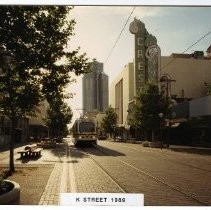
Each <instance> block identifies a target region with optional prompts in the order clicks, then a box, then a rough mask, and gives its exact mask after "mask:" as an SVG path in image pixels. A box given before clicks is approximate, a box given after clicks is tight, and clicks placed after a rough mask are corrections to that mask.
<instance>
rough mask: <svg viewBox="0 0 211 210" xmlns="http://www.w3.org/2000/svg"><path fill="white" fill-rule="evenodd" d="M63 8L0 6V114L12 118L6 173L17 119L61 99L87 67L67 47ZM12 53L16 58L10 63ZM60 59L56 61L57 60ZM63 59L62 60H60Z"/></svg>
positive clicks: (70, 23)
mask: <svg viewBox="0 0 211 210" xmlns="http://www.w3.org/2000/svg"><path fill="white" fill-rule="evenodd" d="M71 9H72V7H67V6H4V7H1V8H0V14H1V18H0V44H1V46H2V51H1V58H5V59H3V61H6V62H4V63H3V62H2V60H1V63H0V65H1V66H0V68H1V72H0V75H1V78H0V93H1V96H0V105H1V107H0V110H1V112H2V113H3V114H4V115H6V116H7V117H8V118H9V119H10V120H11V141H10V171H11V172H14V171H15V168H14V157H13V144H14V135H15V134H14V128H15V127H16V124H17V119H19V118H20V117H26V116H28V115H31V114H33V107H34V106H35V105H37V104H38V102H39V101H40V100H42V99H43V98H46V99H47V101H48V102H49V104H51V103H53V99H55V98H57V97H60V96H61V95H62V96H63V97H65V94H64V89H65V87H66V85H67V84H68V83H69V82H70V81H71V80H72V79H71V76H70V72H74V73H75V74H76V75H79V74H82V73H86V72H88V71H89V69H90V63H89V62H87V61H88V59H87V58H86V55H85V54H82V55H80V54H79V48H78V49H76V50H74V51H71V52H70V51H68V49H66V47H67V44H68V41H69V39H70V37H71V36H72V35H74V33H73V29H74V25H75V21H74V20H69V19H68V18H67V15H68V14H69V13H70V11H71ZM8 53H9V54H10V55H11V56H12V57H13V58H14V59H15V60H14V59H12V60H11V62H9V59H8V58H9V57H8V56H7V54H8ZM59 61H60V62H59ZM61 61H63V62H61Z"/></svg>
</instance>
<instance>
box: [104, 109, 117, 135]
mask: <svg viewBox="0 0 211 210" xmlns="http://www.w3.org/2000/svg"><path fill="white" fill-rule="evenodd" d="M105 113H106V115H105V117H103V120H102V127H103V129H104V131H105V132H106V133H109V135H110V136H111V135H112V134H113V133H114V132H115V128H116V124H117V114H116V113H115V110H114V108H112V107H111V106H110V107H109V108H108V109H107V110H106V112H105Z"/></svg>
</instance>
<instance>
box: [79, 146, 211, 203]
mask: <svg viewBox="0 0 211 210" xmlns="http://www.w3.org/2000/svg"><path fill="white" fill-rule="evenodd" d="M93 147H94V148H93V149H96V150H98V151H100V152H101V153H102V154H104V155H109V154H108V153H107V152H105V151H103V150H102V149H101V148H99V147H98V146H95V145H94V146H93ZM79 151H80V152H83V153H85V154H86V155H88V157H89V158H91V159H92V161H93V162H95V163H96V164H97V165H98V167H100V168H101V170H103V172H104V173H105V174H106V175H107V176H108V177H109V178H110V179H111V180H112V181H113V182H114V183H115V184H116V185H117V186H118V187H119V188H120V189H121V191H122V192H124V193H127V190H126V189H124V188H123V187H121V186H120V184H119V183H118V182H117V181H116V180H115V179H114V178H113V177H112V176H111V175H110V174H109V173H108V172H107V171H106V170H105V169H104V168H103V166H102V165H101V164H100V163H99V162H98V161H97V160H96V159H95V158H94V157H93V155H92V154H91V153H90V152H89V151H88V149H85V148H80V150H79ZM109 156H111V155H109ZM112 157H113V158H114V159H116V160H118V161H119V162H120V163H121V164H123V165H126V166H128V167H130V168H132V169H133V170H135V171H136V172H137V173H140V174H142V175H145V176H147V177H149V178H150V179H153V180H155V181H156V182H158V183H161V184H162V185H164V186H165V187H168V188H170V189H171V190H174V191H177V192H179V193H180V194H182V195H183V196H186V197H188V198H191V199H193V200H194V201H196V202H197V203H199V204H200V205H203V206H208V204H207V203H205V202H203V201H201V200H200V199H198V198H197V197H196V196H194V195H192V194H190V193H187V192H185V191H184V190H182V189H180V188H178V187H176V186H174V185H172V184H170V183H168V182H165V181H163V180H161V179H159V178H158V177H155V176H154V175H152V174H150V173H149V172H147V171H144V170H142V169H139V168H137V167H135V166H133V165H131V164H130V163H127V162H126V161H123V160H121V159H120V158H118V157H115V156H112Z"/></svg>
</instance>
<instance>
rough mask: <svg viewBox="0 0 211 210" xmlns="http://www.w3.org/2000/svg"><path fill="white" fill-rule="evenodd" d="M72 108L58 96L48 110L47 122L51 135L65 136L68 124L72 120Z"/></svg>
mask: <svg viewBox="0 0 211 210" xmlns="http://www.w3.org/2000/svg"><path fill="white" fill-rule="evenodd" d="M72 116H73V113H72V110H71V108H70V107H68V105H67V103H65V102H64V100H63V99H62V98H56V99H55V100H54V103H51V104H50V107H49V108H48V110H47V118H46V119H45V121H46V124H47V125H48V127H49V129H50V136H51V137H64V136H66V135H67V134H68V127H67V125H68V124H69V123H70V122H71V120H72Z"/></svg>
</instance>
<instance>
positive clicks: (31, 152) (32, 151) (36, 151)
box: [18, 144, 42, 158]
mask: <svg viewBox="0 0 211 210" xmlns="http://www.w3.org/2000/svg"><path fill="white" fill-rule="evenodd" d="M41 150H42V149H41V148H38V147H37V145H36V144H32V145H27V146H25V148H24V150H22V151H19V152H18V153H19V154H20V155H21V158H33V157H39V156H41Z"/></svg>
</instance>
